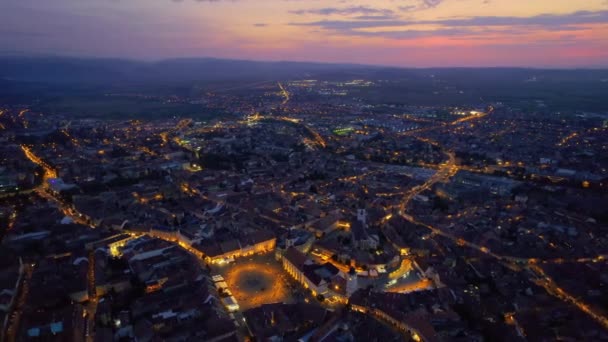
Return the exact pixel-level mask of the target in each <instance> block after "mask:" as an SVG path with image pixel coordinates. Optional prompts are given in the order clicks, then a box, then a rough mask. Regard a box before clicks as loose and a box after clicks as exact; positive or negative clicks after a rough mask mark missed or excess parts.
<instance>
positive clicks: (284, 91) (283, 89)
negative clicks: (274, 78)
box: [279, 82, 291, 106]
mask: <svg viewBox="0 0 608 342" xmlns="http://www.w3.org/2000/svg"><path fill="white" fill-rule="evenodd" d="M279 88H281V95H283V97H284V98H285V100H283V102H282V103H281V106H285V105H286V104H287V103H288V102H289V100H290V99H291V97H290V94H289V92H288V91H287V89H285V87H283V84H281V82H279Z"/></svg>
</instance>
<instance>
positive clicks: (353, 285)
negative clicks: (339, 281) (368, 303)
mask: <svg viewBox="0 0 608 342" xmlns="http://www.w3.org/2000/svg"><path fill="white" fill-rule="evenodd" d="M358 288H359V284H358V282H357V272H355V268H354V267H351V268H350V270H349V271H348V273H346V296H347V297H350V296H351V295H352V294H353V293H355V291H357V289H358Z"/></svg>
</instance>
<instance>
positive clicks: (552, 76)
mask: <svg viewBox="0 0 608 342" xmlns="http://www.w3.org/2000/svg"><path fill="white" fill-rule="evenodd" d="M335 73H340V74H344V73H352V74H353V75H367V76H373V77H376V78H384V79H392V78H404V77H406V78H414V79H415V78H418V77H425V78H428V77H429V74H435V75H436V76H440V77H442V78H443V79H447V80H449V79H459V78H465V79H474V80H480V81H490V80H492V81H498V80H505V81H510V80H512V81H517V82H520V81H525V80H530V81H592V80H596V79H598V78H599V79H606V78H608V70H589V69H581V70H540V69H525V68H444V69H442V68H430V69H406V68H394V67H378V66H365V65H355V64H324V63H308V62H259V61H247V60H228V59H215V58H183V59H169V60H163V61H158V62H144V61H134V60H124V59H86V58H70V57H19V56H16V57H12V56H4V57H2V56H0V78H2V79H4V80H13V81H25V82H40V83H59V84H61V83H63V84H69V83H91V84H119V83H129V84H137V83H150V82H152V83H155V82H169V83H176V82H190V81H224V80H239V79H265V80H271V79H289V78H305V77H307V76H311V75H319V74H323V75H328V74H330V75H331V74H335Z"/></svg>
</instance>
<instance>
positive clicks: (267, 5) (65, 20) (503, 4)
mask: <svg viewBox="0 0 608 342" xmlns="http://www.w3.org/2000/svg"><path fill="white" fill-rule="evenodd" d="M0 53H1V54H36V55H40V54H42V55H67V56H87V57H89V56H90V57H120V58H134V59H146V60H157V59H163V58H174V57H219V58H236V59H254V60H294V61H321V62H353V63H363V64H381V65H396V66H404V67H426V66H532V67H607V66H608V0H403V1H397V0H375V1H369V0H368V1H357V0H338V1H326V0H44V1H43V0H1V1H0Z"/></svg>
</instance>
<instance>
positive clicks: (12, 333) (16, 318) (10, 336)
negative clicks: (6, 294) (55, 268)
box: [3, 264, 36, 342]
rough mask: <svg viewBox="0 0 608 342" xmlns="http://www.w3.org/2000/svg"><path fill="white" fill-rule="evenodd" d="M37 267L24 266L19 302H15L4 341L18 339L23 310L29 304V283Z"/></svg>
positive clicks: (18, 296)
mask: <svg viewBox="0 0 608 342" xmlns="http://www.w3.org/2000/svg"><path fill="white" fill-rule="evenodd" d="M35 267H36V265H35V264H23V275H22V279H21V283H20V284H19V286H18V289H17V300H16V301H15V304H14V307H13V310H12V311H11V312H9V315H10V316H9V317H8V323H7V327H6V331H5V332H4V334H3V337H4V338H3V341H8V342H14V341H16V339H17V334H18V332H19V324H20V322H21V315H22V314H23V308H24V306H25V303H26V302H27V296H28V293H29V289H30V288H29V285H30V284H29V283H30V281H31V279H32V274H33V273H34V269H35Z"/></svg>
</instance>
